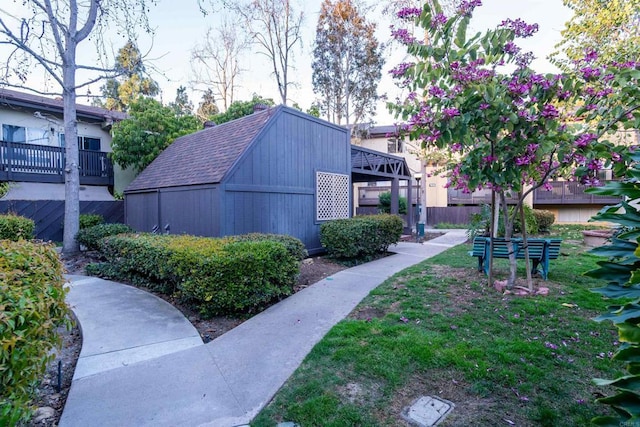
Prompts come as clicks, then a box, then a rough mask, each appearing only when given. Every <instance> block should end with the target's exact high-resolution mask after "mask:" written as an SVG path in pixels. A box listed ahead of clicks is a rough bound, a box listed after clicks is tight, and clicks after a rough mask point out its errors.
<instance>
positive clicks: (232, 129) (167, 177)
mask: <svg viewBox="0 0 640 427" xmlns="http://www.w3.org/2000/svg"><path fill="white" fill-rule="evenodd" d="M280 109H281V107H273V108H269V109H266V110H263V111H258V112H256V113H253V114H251V115H248V116H245V117H242V118H239V119H236V120H233V121H231V122H227V123H223V124H221V125H218V126H214V127H212V128H206V129H203V130H201V131H198V132H195V133H192V134H189V135H185V136H182V137H180V138H178V139H176V140H175V141H173V143H172V144H171V145H170V146H169V147H167V148H166V149H165V150H164V151H163V152H162V153H160V155H159V156H158V157H157V158H156V159H155V160H154V161H153V162H151V164H150V165H149V166H147V167H146V168H145V169H144V170H143V171H142V172H141V173H140V175H138V176H137V177H136V179H134V180H133V182H131V184H129V186H128V187H127V189H126V190H125V191H126V192H129V191H141V190H147V189H153V188H166V187H177V186H186V185H199V184H217V183H220V182H221V181H222V179H223V178H224V177H225V175H226V174H227V172H228V171H229V170H230V169H231V168H232V167H233V165H234V164H235V163H236V161H237V160H238V159H239V158H240V156H241V155H242V153H244V152H245V151H246V150H247V148H249V146H250V145H251V143H252V142H253V141H254V140H255V139H256V137H257V136H258V134H259V133H260V131H261V130H262V129H264V127H265V126H266V125H267V123H268V122H269V120H270V119H271V118H272V117H273V116H274V115H275V114H276V113H277V112H278V111H279V110H280Z"/></svg>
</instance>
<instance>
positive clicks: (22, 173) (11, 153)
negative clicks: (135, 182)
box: [0, 141, 113, 185]
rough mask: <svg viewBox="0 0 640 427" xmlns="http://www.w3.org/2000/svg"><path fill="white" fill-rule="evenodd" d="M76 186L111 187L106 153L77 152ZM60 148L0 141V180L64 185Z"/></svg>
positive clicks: (110, 172)
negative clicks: (78, 172)
mask: <svg viewBox="0 0 640 427" xmlns="http://www.w3.org/2000/svg"><path fill="white" fill-rule="evenodd" d="M78 160H79V163H78V164H79V167H80V184H84V185H113V164H112V162H111V160H110V159H109V157H107V153H105V152H102V151H90V150H80V153H79V159H78ZM64 167H65V155H64V148H62V147H51V146H47V145H35V144H24V143H18V142H6V141H0V181H27V182H47V183H58V182H64Z"/></svg>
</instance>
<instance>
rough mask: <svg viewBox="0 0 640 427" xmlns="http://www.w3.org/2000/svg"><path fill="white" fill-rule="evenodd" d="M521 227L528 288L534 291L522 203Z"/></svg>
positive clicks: (520, 195)
mask: <svg viewBox="0 0 640 427" xmlns="http://www.w3.org/2000/svg"><path fill="white" fill-rule="evenodd" d="M518 199H519V200H523V197H522V192H520V194H519V197H518ZM520 227H522V245H523V246H524V261H525V268H526V271H527V288H528V289H529V292H531V293H533V281H532V280H531V263H530V261H529V244H528V242H527V223H526V222H525V217H524V204H521V205H520Z"/></svg>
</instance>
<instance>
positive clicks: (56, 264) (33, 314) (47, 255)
mask: <svg viewBox="0 0 640 427" xmlns="http://www.w3.org/2000/svg"><path fill="white" fill-rule="evenodd" d="M0 279H1V280H0V425H3V426H4V425H16V424H18V423H19V422H21V421H26V420H27V419H28V418H29V416H30V414H31V408H30V406H29V405H30V402H31V399H32V397H33V396H32V392H33V390H34V387H35V386H36V385H37V383H38V381H39V380H40V379H41V377H42V375H43V374H44V372H45V370H46V367H47V363H48V362H49V361H50V360H51V358H52V355H51V354H50V353H49V352H50V350H51V349H52V348H54V347H55V346H58V345H60V344H61V341H60V337H59V336H58V335H57V333H56V328H57V327H58V326H59V325H61V324H64V323H65V319H67V314H68V308H67V305H66V304H65V302H64V297H65V291H64V289H63V287H62V285H63V284H64V282H65V280H64V277H63V269H62V264H61V263H60V260H59V258H58V254H57V252H56V250H55V248H54V247H53V246H52V245H50V244H42V243H33V242H28V241H20V242H12V241H9V240H3V241H0Z"/></svg>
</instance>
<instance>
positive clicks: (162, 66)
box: [0, 0, 571, 125]
mask: <svg viewBox="0 0 640 427" xmlns="http://www.w3.org/2000/svg"><path fill="white" fill-rule="evenodd" d="M5 1H6V0H5ZM294 2H296V0H294ZM3 3H4V2H3ZM12 3H13V2H12ZM16 3H20V2H16ZM369 3H372V2H371V0H369ZM14 4H15V3H14ZM376 4H377V6H376V9H375V10H374V11H373V12H371V13H369V14H367V17H368V18H369V19H370V20H372V21H374V22H376V24H377V26H378V29H377V33H376V35H377V37H378V40H379V41H381V42H384V43H387V42H388V41H389V38H390V30H389V25H390V21H389V17H387V16H384V15H383V14H382V13H381V9H382V4H383V2H382V1H378V2H376ZM297 5H298V8H300V7H302V10H303V12H304V16H305V19H304V22H303V31H302V45H301V46H298V47H296V48H295V50H294V61H293V66H294V69H293V70H292V71H290V75H291V77H290V80H292V81H294V82H295V83H296V87H295V88H290V89H289V97H290V99H291V101H290V102H289V103H290V104H292V103H293V102H297V103H298V104H299V105H300V106H301V107H302V108H303V109H307V108H308V107H309V106H310V105H311V104H312V103H313V101H314V100H315V98H316V97H315V96H314V94H313V87H312V83H311V75H312V70H311V62H312V51H313V41H314V39H315V27H316V23H317V20H318V16H319V12H320V5H321V0H297ZM7 7H8V8H9V9H11V8H12V7H19V6H11V4H4V5H2V6H0V9H3V8H7ZM5 10H6V9H5ZM570 17H571V12H570V11H569V9H567V8H566V7H564V6H563V5H562V0H483V6H482V7H479V8H477V9H476V12H475V14H474V19H473V21H472V29H473V30H476V31H481V30H484V29H486V28H493V27H495V26H496V25H497V24H499V23H500V22H501V21H502V20H503V19H506V18H512V19H515V18H522V19H524V20H525V21H527V22H528V23H534V22H535V23H538V24H539V26H540V31H539V32H538V33H537V34H536V35H535V36H534V37H532V38H530V39H526V40H523V41H521V43H520V45H521V46H522V47H523V50H525V51H526V50H530V51H532V52H533V53H534V55H535V56H536V57H537V59H536V60H535V61H534V62H533V65H532V66H533V68H534V69H535V70H536V71H538V72H556V71H557V70H556V69H555V67H554V66H553V65H551V64H550V63H549V62H548V61H547V60H546V59H545V58H546V56H547V55H548V54H549V53H551V52H552V51H553V47H554V45H555V44H556V43H558V42H559V41H560V38H561V35H560V31H561V30H562V29H563V27H564V23H565V22H566V21H567V20H569V19H570ZM220 19H221V14H220V13H210V14H208V15H206V16H205V15H203V14H202V13H201V11H200V9H199V7H198V2H197V0H160V1H159V3H158V5H157V6H155V7H151V10H150V14H149V20H150V22H151V26H152V27H153V28H154V29H155V35H154V36H153V38H152V39H151V38H149V37H147V36H146V35H144V36H141V38H140V40H139V47H140V50H141V51H142V52H143V53H148V63H149V64H150V67H148V68H149V69H151V70H152V78H154V79H155V80H156V81H157V82H158V83H159V85H160V87H161V89H162V100H163V102H165V103H167V102H170V101H172V100H173V99H174V98H175V93H176V89H177V88H178V87H179V86H186V87H187V88H188V89H189V91H188V93H189V95H190V99H191V101H192V102H193V104H194V105H195V106H197V104H198V102H199V101H200V93H199V92H193V91H192V90H191V87H190V86H191V84H190V82H191V81H192V80H193V72H192V70H191V65H190V56H191V50H192V49H193V47H194V46H195V45H197V44H198V43H201V42H202V40H203V39H204V37H205V34H206V32H207V29H208V28H209V27H215V26H216V25H218V24H219V22H220ZM121 44H123V41H122V39H121V38H119V39H118V38H115V41H114V44H113V46H114V49H115V50H117V49H118V48H119V47H120V45H121ZM1 53H2V51H0V54H1ZM91 55H95V49H91V46H85V47H84V48H83V49H81V50H80V51H79V52H78V56H79V58H81V59H85V60H88V61H89V62H91V60H92V59H90V58H89V57H90V56H91ZM404 55H405V52H404V48H403V47H402V46H398V45H390V46H389V47H388V48H387V49H386V52H385V59H386V63H385V65H384V67H383V78H382V80H381V82H380V85H379V87H378V93H379V94H382V93H385V94H386V95H387V97H388V99H390V100H392V99H394V98H396V96H398V95H399V94H400V91H399V89H398V88H396V87H395V85H394V84H393V81H392V79H391V78H390V76H389V75H388V71H389V70H390V69H391V68H393V67H394V66H395V65H397V64H398V63H400V62H403V58H404ZM85 62H87V61H85ZM240 65H241V67H242V69H243V70H245V71H243V73H242V75H241V76H240V82H239V85H240V87H239V88H238V89H237V95H236V99H237V100H249V99H250V98H251V96H252V94H254V93H256V94H258V95H261V96H263V97H265V98H272V99H273V100H274V101H276V103H278V102H279V99H280V97H279V94H278V90H277V87H276V84H275V79H274V77H273V76H272V75H271V73H270V72H269V69H270V65H269V62H268V61H267V59H266V57H265V56H264V55H261V54H260V53H259V52H258V51H257V48H256V47H253V46H252V47H251V48H250V49H249V50H248V51H247V52H246V53H245V54H244V55H243V57H242V58H241V60H240ZM28 83H29V84H30V85H33V86H34V87H37V86H38V85H40V86H41V85H42V73H40V74H38V73H34V74H32V75H31V76H30V78H29V81H28ZM85 92H86V91H85ZM85 92H81V93H85ZM92 92H93V93H99V85H94V87H93V88H92ZM84 101H85V102H86V98H84ZM79 102H83V99H82V98H80V99H79ZM373 121H374V123H376V124H378V125H385V124H392V123H393V122H394V121H395V120H394V118H393V117H392V116H391V114H390V113H389V112H388V111H387V109H386V107H385V106H384V102H381V103H379V105H378V108H377V115H376V117H374V118H373Z"/></svg>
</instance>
